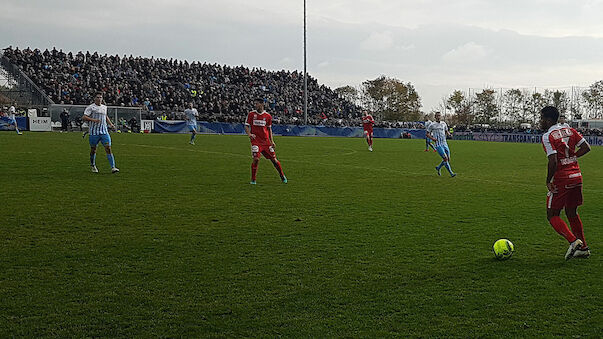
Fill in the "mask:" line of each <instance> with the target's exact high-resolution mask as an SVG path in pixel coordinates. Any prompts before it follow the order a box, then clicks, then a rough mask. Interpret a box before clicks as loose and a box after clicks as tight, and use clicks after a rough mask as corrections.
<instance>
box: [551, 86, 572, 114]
mask: <svg viewBox="0 0 603 339" xmlns="http://www.w3.org/2000/svg"><path fill="white" fill-rule="evenodd" d="M551 100H552V101H553V102H552V104H553V106H555V107H557V109H558V110H559V112H560V113H562V114H565V113H566V112H567V111H568V109H569V106H570V99H569V96H568V95H567V93H566V92H565V91H563V92H561V91H554V92H552V94H551Z"/></svg>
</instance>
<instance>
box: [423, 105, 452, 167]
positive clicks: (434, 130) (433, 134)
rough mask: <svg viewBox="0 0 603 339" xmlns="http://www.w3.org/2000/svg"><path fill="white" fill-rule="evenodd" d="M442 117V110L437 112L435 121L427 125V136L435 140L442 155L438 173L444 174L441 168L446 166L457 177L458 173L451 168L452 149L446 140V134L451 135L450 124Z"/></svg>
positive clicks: (436, 147)
mask: <svg viewBox="0 0 603 339" xmlns="http://www.w3.org/2000/svg"><path fill="white" fill-rule="evenodd" d="M441 119H442V114H441V113H440V112H436V114H435V121H434V122H432V123H431V124H430V125H429V127H427V137H428V138H429V139H431V140H433V141H435V149H436V151H437V152H438V154H439V155H440V156H441V157H442V162H441V163H440V164H439V165H438V166H437V167H436V171H437V172H438V175H442V174H441V173H440V170H441V169H442V167H446V169H447V170H448V173H450V176H451V177H455V176H456V174H455V173H454V172H452V168H450V149H449V148H448V143H447V142H446V136H447V135H450V132H448V125H446V123H445V122H444V121H441Z"/></svg>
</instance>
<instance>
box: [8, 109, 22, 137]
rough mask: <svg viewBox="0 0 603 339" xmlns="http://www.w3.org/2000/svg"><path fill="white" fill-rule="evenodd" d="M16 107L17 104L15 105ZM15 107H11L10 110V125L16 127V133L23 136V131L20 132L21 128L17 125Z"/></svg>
mask: <svg viewBox="0 0 603 339" xmlns="http://www.w3.org/2000/svg"><path fill="white" fill-rule="evenodd" d="M15 105H16V103H15ZM15 105H12V106H10V108H9V109H8V124H9V125H15V131H16V132H17V134H19V135H21V134H23V133H21V131H19V126H18V124H17V117H16V114H17V109H16V108H15Z"/></svg>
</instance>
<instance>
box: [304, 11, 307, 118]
mask: <svg viewBox="0 0 603 339" xmlns="http://www.w3.org/2000/svg"><path fill="white" fill-rule="evenodd" d="M304 124H306V125H307V124H308V69H307V59H306V0H304Z"/></svg>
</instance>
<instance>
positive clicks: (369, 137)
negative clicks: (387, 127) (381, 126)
mask: <svg viewBox="0 0 603 339" xmlns="http://www.w3.org/2000/svg"><path fill="white" fill-rule="evenodd" d="M374 124H375V119H373V116H372V115H370V114H369V113H368V112H367V111H364V113H363V116H362V128H363V129H364V137H365V138H366V143H367V144H368V150H369V151H371V152H372V151H373V125H374Z"/></svg>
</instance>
